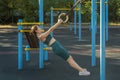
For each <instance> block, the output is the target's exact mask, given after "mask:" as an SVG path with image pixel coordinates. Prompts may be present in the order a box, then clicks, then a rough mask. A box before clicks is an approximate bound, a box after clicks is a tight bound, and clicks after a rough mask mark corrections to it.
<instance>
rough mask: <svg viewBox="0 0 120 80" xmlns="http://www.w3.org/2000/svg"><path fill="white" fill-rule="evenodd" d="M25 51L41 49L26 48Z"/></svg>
mask: <svg viewBox="0 0 120 80" xmlns="http://www.w3.org/2000/svg"><path fill="white" fill-rule="evenodd" d="M24 50H25V51H30V50H39V48H25V49H24Z"/></svg>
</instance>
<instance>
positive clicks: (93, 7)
mask: <svg viewBox="0 0 120 80" xmlns="http://www.w3.org/2000/svg"><path fill="white" fill-rule="evenodd" d="M91 3H92V16H91V18H92V19H91V20H92V21H91V26H92V38H91V39H92V40H91V41H92V66H95V65H96V47H95V45H96V41H95V39H96V37H95V31H96V28H95V15H96V14H95V4H96V2H95V0H92V1H91Z"/></svg>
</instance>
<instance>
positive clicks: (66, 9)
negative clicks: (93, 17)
mask: <svg viewBox="0 0 120 80" xmlns="http://www.w3.org/2000/svg"><path fill="white" fill-rule="evenodd" d="M51 10H54V11H60V10H61V11H62V10H64V11H68V10H71V8H51ZM74 10H80V9H79V8H76V9H74Z"/></svg>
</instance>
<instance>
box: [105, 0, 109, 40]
mask: <svg viewBox="0 0 120 80" xmlns="http://www.w3.org/2000/svg"><path fill="white" fill-rule="evenodd" d="M105 2H107V3H106V11H105V12H106V20H105V22H106V41H108V38H109V37H108V36H109V34H108V0H106V1H105Z"/></svg>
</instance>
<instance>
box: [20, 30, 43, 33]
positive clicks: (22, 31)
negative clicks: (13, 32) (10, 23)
mask: <svg viewBox="0 0 120 80" xmlns="http://www.w3.org/2000/svg"><path fill="white" fill-rule="evenodd" d="M20 32H21V33H24V32H31V30H20ZM43 32H44V30H43Z"/></svg>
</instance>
